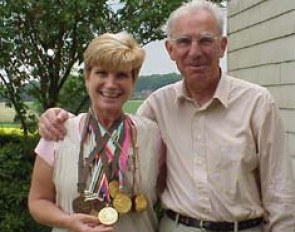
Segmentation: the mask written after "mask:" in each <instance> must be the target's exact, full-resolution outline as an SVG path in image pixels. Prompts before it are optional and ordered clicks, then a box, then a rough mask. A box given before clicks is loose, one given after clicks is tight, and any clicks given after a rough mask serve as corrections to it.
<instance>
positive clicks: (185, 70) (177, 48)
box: [165, 10, 227, 86]
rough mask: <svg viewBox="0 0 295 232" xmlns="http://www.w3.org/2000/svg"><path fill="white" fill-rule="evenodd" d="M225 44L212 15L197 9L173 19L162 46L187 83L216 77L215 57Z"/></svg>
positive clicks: (221, 55)
mask: <svg viewBox="0 0 295 232" xmlns="http://www.w3.org/2000/svg"><path fill="white" fill-rule="evenodd" d="M226 44H227V39H226V38H225V37H222V36H220V33H219V31H218V27H217V23H216V20H215V18H214V17H213V16H212V15H211V14H209V13H208V12H206V11H204V10H198V11H196V12H194V13H190V14H184V15H181V16H179V17H178V18H177V19H176V20H175V21H174V24H173V25H172V30H171V38H170V39H168V40H167V41H166V44H165V45H166V49H167V51H168V53H169V55H170V58H171V59H172V60H173V61H175V62H176V65H177V67H178V69H179V71H180V72H181V74H182V75H183V76H184V78H185V81H186V83H187V86H188V85H190V84H195V83H196V82H198V83H200V81H205V82H206V81H207V82H208V81H209V82H210V81H212V79H214V78H219V76H218V74H219V60H220V58H221V57H223V54H224V51H225V48H226Z"/></svg>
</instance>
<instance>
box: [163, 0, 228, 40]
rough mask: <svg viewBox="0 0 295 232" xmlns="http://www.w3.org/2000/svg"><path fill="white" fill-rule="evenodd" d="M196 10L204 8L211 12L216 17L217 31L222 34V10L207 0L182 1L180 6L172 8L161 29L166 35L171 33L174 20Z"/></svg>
mask: <svg viewBox="0 0 295 232" xmlns="http://www.w3.org/2000/svg"><path fill="white" fill-rule="evenodd" d="M198 10H205V11H207V12H209V13H210V14H212V16H213V17H214V18H215V19H216V22H217V26H218V33H219V34H220V35H222V34H223V28H224V11H223V10H222V8H221V7H219V6H218V5H217V4H215V3H212V2H210V1H207V0H192V1H191V2H187V3H183V4H182V6H180V7H179V8H177V9H176V10H174V11H173V12H172V13H171V14H170V15H169V18H168V19H167V21H166V24H165V25H164V26H163V30H164V31H165V33H166V35H167V36H168V37H170V36H172V35H171V28H172V25H173V23H174V22H175V20H177V18H178V17H179V16H181V15H184V14H187V13H191V12H195V11H198Z"/></svg>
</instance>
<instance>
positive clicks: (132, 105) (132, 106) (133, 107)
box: [123, 100, 143, 114]
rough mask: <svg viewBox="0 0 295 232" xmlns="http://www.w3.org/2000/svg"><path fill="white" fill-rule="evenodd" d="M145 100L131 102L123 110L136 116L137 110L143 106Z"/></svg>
mask: <svg viewBox="0 0 295 232" xmlns="http://www.w3.org/2000/svg"><path fill="white" fill-rule="evenodd" d="M142 102H143V100H129V101H128V102H127V103H126V104H125V105H124V106H123V110H124V112H127V113H130V114H134V113H135V112H136V110H137V108H138V107H139V106H140V105H141V103H142Z"/></svg>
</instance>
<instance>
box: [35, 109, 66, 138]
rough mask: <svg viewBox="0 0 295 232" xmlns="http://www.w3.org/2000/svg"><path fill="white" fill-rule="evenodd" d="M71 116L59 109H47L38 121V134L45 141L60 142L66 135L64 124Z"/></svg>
mask: <svg viewBox="0 0 295 232" xmlns="http://www.w3.org/2000/svg"><path fill="white" fill-rule="evenodd" d="M71 116H72V114H70V113H68V112H67V111H65V110H64V109H61V108H50V109H47V110H46V111H45V112H44V113H43V114H42V115H41V117H40V119H39V124H38V127H39V134H40V135H41V136H42V137H43V138H45V139H47V140H56V141H57V140H62V139H63V138H64V137H65V135H66V129H65V126H64V123H65V121H66V120H67V119H68V118H69V117H71Z"/></svg>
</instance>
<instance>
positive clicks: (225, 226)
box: [166, 209, 263, 231]
mask: <svg viewBox="0 0 295 232" xmlns="http://www.w3.org/2000/svg"><path fill="white" fill-rule="evenodd" d="M166 215H167V216H168V217H169V218H170V219H172V220H173V221H176V222H177V223H180V224H183V225H185V226H189V227H196V228H203V229H206V230H209V231H210V230H212V231H235V229H236V230H238V231H240V230H245V229H248V228H252V227H256V226H259V225H261V224H262V222H263V218H262V217H259V218H255V219H249V220H245V221H239V222H212V221H202V220H199V219H196V218H192V217H188V216H184V215H181V214H179V213H176V212H174V211H172V210H170V209H167V210H166Z"/></svg>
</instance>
